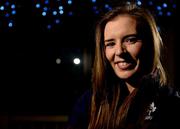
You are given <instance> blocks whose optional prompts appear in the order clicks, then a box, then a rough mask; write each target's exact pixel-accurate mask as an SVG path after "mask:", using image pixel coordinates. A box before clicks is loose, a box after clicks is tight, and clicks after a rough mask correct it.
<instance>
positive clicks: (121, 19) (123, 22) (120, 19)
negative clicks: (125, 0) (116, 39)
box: [104, 15, 136, 37]
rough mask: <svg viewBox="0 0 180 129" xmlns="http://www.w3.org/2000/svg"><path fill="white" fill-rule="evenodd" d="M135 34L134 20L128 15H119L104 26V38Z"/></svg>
mask: <svg viewBox="0 0 180 129" xmlns="http://www.w3.org/2000/svg"><path fill="white" fill-rule="evenodd" d="M126 33H127V34H131V33H136V19H135V18H134V17H132V16H130V15H119V16H117V17H115V18H113V19H112V20H110V21H109V22H107V24H106V25H105V29H104V36H105V37H106V36H108V35H116V34H117V35H119V34H126Z"/></svg>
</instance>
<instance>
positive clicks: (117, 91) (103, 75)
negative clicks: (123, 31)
mask: <svg viewBox="0 0 180 129" xmlns="http://www.w3.org/2000/svg"><path fill="white" fill-rule="evenodd" d="M123 14H126V15H129V16H130V17H133V18H135V19H136V21H137V28H136V29H137V31H138V33H141V34H142V37H143V40H144V41H143V42H145V44H146V45H145V46H146V47H145V50H144V51H143V52H146V54H144V55H146V56H145V57H142V58H144V59H145V60H146V63H144V64H143V65H146V66H145V67H144V74H146V75H147V74H154V73H157V71H158V77H159V81H160V84H161V85H165V84H166V80H167V79H166V74H165V71H164V68H163V66H162V64H161V60H160V52H161V47H162V40H161V37H160V34H159V32H158V29H157V25H156V23H155V20H154V17H153V16H152V15H151V14H150V12H148V11H147V10H145V9H143V8H140V7H137V6H136V5H135V4H131V3H130V4H126V5H123V6H120V7H115V8H114V9H112V10H111V11H110V12H108V13H107V14H106V15H105V16H104V17H103V18H102V19H101V20H100V21H99V23H98V24H97V27H96V48H95V58H94V65H93V76H92V83H93V94H92V100H91V114H90V122H89V125H88V129H110V128H111V129H116V128H121V127H123V126H124V123H125V121H126V118H127V114H128V110H129V107H130V104H131V103H132V100H133V98H134V96H135V95H136V92H137V89H136V90H134V91H133V92H132V93H131V94H129V95H128V94H126V95H125V93H124V92H125V91H126V90H127V89H126V88H122V87H123V86H122V85H124V84H123V81H122V80H120V79H119V78H117V76H116V75H115V74H114V72H113V70H112V68H111V66H110V64H109V62H108V61H107V59H106V56H105V51H104V28H105V25H106V24H107V22H109V21H111V20H112V19H114V18H115V17H117V16H119V15H123ZM147 48H148V50H146V49H147ZM147 61H149V62H147ZM147 64H148V65H147ZM123 95H124V96H127V97H124V98H123V99H124V100H122V98H121V97H123ZM119 101H122V103H119Z"/></svg>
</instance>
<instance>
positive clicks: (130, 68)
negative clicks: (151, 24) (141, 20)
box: [104, 15, 142, 79]
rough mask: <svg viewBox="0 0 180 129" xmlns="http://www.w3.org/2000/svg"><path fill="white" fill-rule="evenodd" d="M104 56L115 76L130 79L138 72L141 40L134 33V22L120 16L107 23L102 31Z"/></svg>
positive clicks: (125, 16) (132, 19) (131, 19)
mask: <svg viewBox="0 0 180 129" xmlns="http://www.w3.org/2000/svg"><path fill="white" fill-rule="evenodd" d="M104 45H105V55H106V58H107V59H108V61H109V62H110V64H111V66H112V68H113V70H114V72H115V74H116V75H117V76H118V77H119V78H121V79H130V78H131V77H132V76H133V75H134V74H135V73H137V72H138V71H139V70H140V63H141V60H140V59H139V55H140V51H141V49H142V40H141V39H140V38H139V37H138V34H137V31H136V20H135V19H134V18H132V17H130V16H128V15H120V16H118V17H116V18H115V19H113V20H111V21H109V22H107V24H106V26H105V30H104Z"/></svg>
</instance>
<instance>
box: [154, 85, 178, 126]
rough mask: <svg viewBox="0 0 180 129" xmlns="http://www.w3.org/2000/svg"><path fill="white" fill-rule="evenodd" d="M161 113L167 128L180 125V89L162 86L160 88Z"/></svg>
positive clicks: (158, 102) (159, 103) (159, 102)
mask: <svg viewBox="0 0 180 129" xmlns="http://www.w3.org/2000/svg"><path fill="white" fill-rule="evenodd" d="M157 104H158V105H159V113H160V116H161V120H162V122H163V123H164V124H163V125H164V127H166V128H168V129H169V128H174V129H175V128H176V126H179V122H180V121H179V119H178V117H179V116H180V94H179V91H178V90H177V89H175V88H172V87H161V88H160V90H159V99H158V101H157Z"/></svg>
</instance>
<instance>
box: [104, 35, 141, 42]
mask: <svg viewBox="0 0 180 129" xmlns="http://www.w3.org/2000/svg"><path fill="white" fill-rule="evenodd" d="M128 37H136V38H140V36H139V35H138V34H128V35H125V36H124V37H123V38H122V40H124V39H126V38H128ZM110 41H114V39H106V40H104V42H110Z"/></svg>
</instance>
